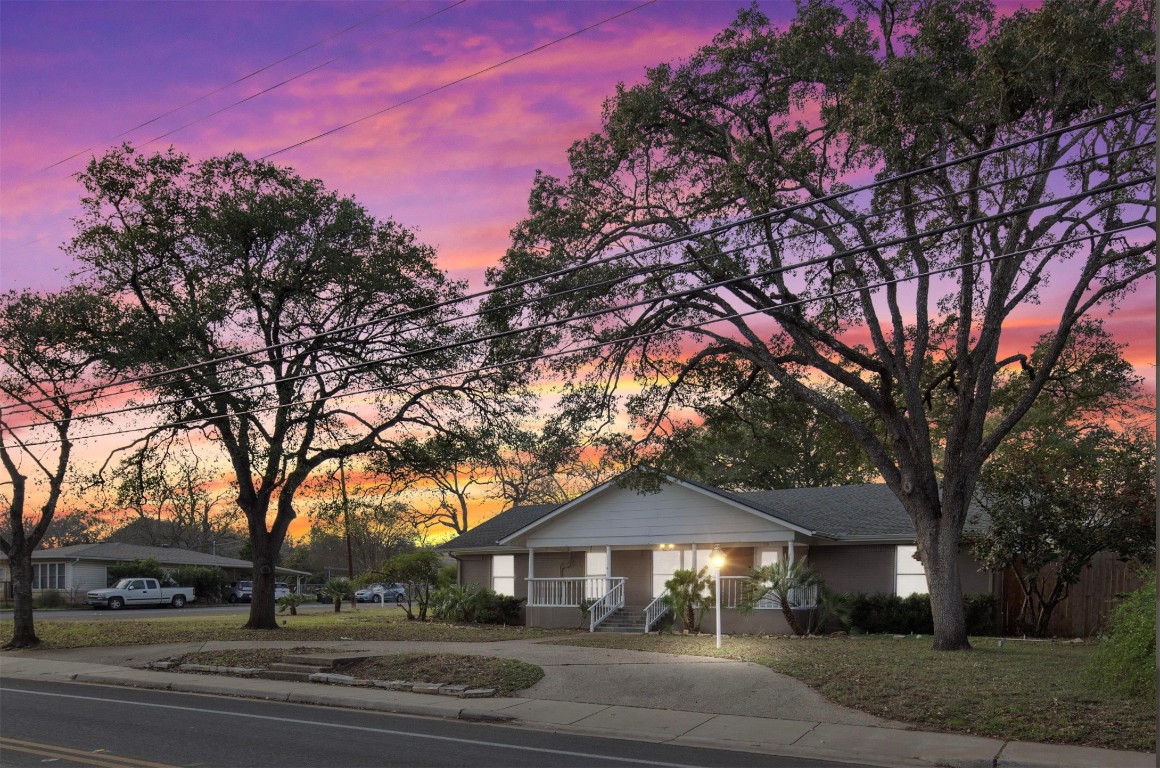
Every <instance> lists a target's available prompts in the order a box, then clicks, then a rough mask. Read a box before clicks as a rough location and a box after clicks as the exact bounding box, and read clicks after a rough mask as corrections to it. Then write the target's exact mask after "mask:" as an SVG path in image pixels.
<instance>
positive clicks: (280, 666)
mask: <svg viewBox="0 0 1160 768" xmlns="http://www.w3.org/2000/svg"><path fill="white" fill-rule="evenodd" d="M270 669H271V670H272V671H274V672H305V673H306V674H313V673H315V672H329V671H330V670H331V666H330V665H329V664H327V665H324V666H320V665H318V664H292V663H289V662H285V661H282V662H275V663H273V664H271V665H270Z"/></svg>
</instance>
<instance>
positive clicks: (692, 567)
mask: <svg viewBox="0 0 1160 768" xmlns="http://www.w3.org/2000/svg"><path fill="white" fill-rule="evenodd" d="M692 553H693V562H692V563H691V564H690V565H689V570H690V571H692V572H693V573H696V572H697V545H696V544H694V545H693V549H692Z"/></svg>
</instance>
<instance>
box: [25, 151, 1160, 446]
mask: <svg viewBox="0 0 1160 768" xmlns="http://www.w3.org/2000/svg"><path fill="white" fill-rule="evenodd" d="M1148 143H1154V142H1146V143H1145V144H1148ZM1097 159H1099V158H1085V159H1084V160H1083V161H1079V160H1077V161H1073V163H1079V162H1088V161H1094V160H1097ZM1069 165H1071V164H1069ZM1063 168H1064V166H1056V167H1055V168H1052V169H1050V170H1051V171H1055V170H1061V169H1063ZM1041 173H1044V171H1039V172H1030V173H1027V174H1023V176H1025V177H1030V176H1035V175H1039V174H1041ZM1015 178H1017V177H1011V178H1010V179H1007V180H1005V181H1010V180H1014V179H1015ZM1140 181H1141V180H1140V179H1135V180H1132V181H1130V182H1124V183H1123V184H1124V186H1133V185H1134V184H1137V183H1140ZM997 183H1003V182H992V183H990V184H988V185H980V186H977V187H973V188H969V189H965V190H958V191H955V192H951V193H947V194H945V195H942V196H940V198H941V199H945V198H947V197H957V196H959V195H963V194H968V193H970V192H973V191H977V190H978V189H982V188H986V187H988V186H993V185H994V184H997ZM1106 191H1114V190H1109V188H1106V187H1101V188H1099V189H1096V190H1091V191H1089V192H1085V193H1077V194H1076V195H1073V196H1072V198H1070V199H1069V198H1063V199H1053V200H1049V201H1045V202H1042V203H1040V204H1038V205H1037V206H1034V207H1031V206H1027V207H1024V208H1022V209H1015V210H1011V211H1006V212H1004V213H1002V214H995V215H993V216H991V217H987V218H983V219H973V220H970V221H966V222H960V223H958V224H953V225H947V226H946V227H943V228H942V229H936V230H927V231H924V232H921V233H918V234H915V235H908V236H906V237H905V238H901V239H896V240H888V241H884V242H882V243H878V244H874V245H872V246H859V247H858V248H855V249H849V250H846V251H840V252H838V253H835V254H831V255H827V256H819V257H815V258H813V259H807V260H805V261H801V262H797V263H795V264H789V265H782V266H779V267H775V268H772V269H769V270H763V271H761V272H756V273H752V274H747V275H745V276H742V277H734V278H729V279H728V280H723V281H718V282H717V283H712V284H708V285H703V286H699V287H696V288H691V289H687V290H684V291H678V292H675V293H668V294H664V295H661V296H652V297H649V298H647V299H642V300H639V301H636V302H632V303H629V304H624V305H618V306H617V307H613V308H609V309H602V310H597V311H593V312H589V313H586V314H582V315H575V316H572V317H569V318H567V319H560V320H554V321H550V322H545V323H540V324H538V325H532V326H527V327H524V328H521V329H519V332H520V333H524V332H530V331H539V330H547V329H550V328H554V327H558V326H562V325H566V324H568V323H571V322H575V321H577V320H588V319H594V318H596V317H599V316H602V315H605V314H610V313H612V312H617V311H623V310H625V309H632V308H634V307H638V306H643V305H645V304H648V303H652V302H655V301H658V300H668V299H673V298H680V297H682V296H688V295H691V294H695V293H701V292H704V291H706V290H712V289H715V288H718V287H726V286H728V285H732V284H734V283H736V282H741V281H744V280H749V279H753V278H757V277H772V276H774V275H779V274H784V273H786V272H791V271H793V270H796V269H803V268H806V267H811V266H819V265H821V264H826V263H828V262H831V261H834V260H835V259H842V258H847V257H849V256H856V255H859V254H861V253H866V252H868V251H870V250H875V249H878V248H889V247H893V246H895V245H898V244H901V243H902V242H907V241H911V240H913V239H915V238H922V237H929V236H936V235H941V234H946V233H947V232H949V231H953V230H958V229H964V228H968V227H971V226H973V225H975V224H980V223H988V222H989V221H994V220H998V219H1000V218H1008V217H1011V216H1017V215H1020V214H1022V213H1027V212H1030V210H1033V209H1035V208H1043V207H1049V206H1051V205H1058V204H1060V203H1064V202H1071V201H1072V199H1082V198H1083V197H1088V196H1090V195H1091V194H1094V193H1097V192H1106ZM930 202H932V200H923V201H918V202H916V203H910V204H908V205H906V206H900V207H899V208H896V209H895V211H897V210H902V209H905V208H906V207H909V206H913V205H926V204H929V203H930ZM891 212H892V211H890V210H886V211H879V212H875V213H874V214H873V215H875V216H881V215H888V214H889V213H891ZM865 218H867V216H862V217H858V218H856V219H854V220H851V221H843V222H835V223H834V224H830V225H827V226H825V227H821V228H816V229H811V230H807V231H803V232H797V233H792V234H791V235H787V236H783V237H779V238H776V239H775V240H774V241H773V242H783V241H784V240H787V239H789V238H790V237H805V236H812V235H817V234H820V233H822V232H824V231H827V230H829V229H833V228H835V227H838V226H847V225H850V224H853V223H855V222H857V221H859V220H864V219H865ZM770 244H771V243H762V244H761V246H763V247H766V246H768V245H770ZM754 247H757V246H755V245H748V244H747V245H742V246H738V247H736V248H732V249H727V250H724V251H716V252H714V253H712V254H709V255H707V256H704V257H699V258H696V259H689V260H686V261H680V262H676V263H675V264H664V265H659V266H655V265H646V266H643V267H640V268H638V269H636V270H632V271H630V272H629V273H628V274H622V275H617V276H615V277H612V278H609V279H607V280H603V281H599V282H596V283H585V284H584V285H581V286H577V287H573V288H569V289H566V290H563V291H556V292H552V293H548V294H545V295H542V296H535V297H532V298H529V299H524V300H521V301H517V302H510V303H508V304H504V305H500V306H496V307H490V308H488V309H486V310H477V311H475V312H471V313H469V314H466V315H462V316H459V317H455V318H452V319H451V320H440V321H436V322H435V323H432V324H429V325H425V326H414V327H412V328H408V329H402V331H401V332H407V331H418V330H435V329H437V328H439V327H441V326H444V325H448V324H450V323H453V322H458V321H462V320H467V319H470V318H473V317H484V316H486V315H489V314H493V313H497V312H502V311H505V310H508V309H515V308H519V307H521V306H527V305H530V304H535V303H539V302H544V301H549V300H554V299H558V298H563V297H564V296H568V295H571V294H574V293H578V292H582V291H591V290H595V289H599V288H604V287H612V286H615V285H619V284H623V283H624V282H625V281H626V280H627V279H629V278H631V277H639V276H641V275H646V274H647V275H650V276H655V275H656V274H657V273H660V272H665V271H670V270H673V269H677V268H679V267H682V266H690V265H693V264H697V263H703V262H705V261H708V260H710V259H714V258H719V257H722V256H729V255H733V254H736V253H740V252H742V251H747V250H751V249H752V248H754ZM511 334H512V332H510V331H505V332H497V333H494V334H489V335H485V336H480V337H474V338H472V339H468V340H461V341H458V342H450V343H448V344H444V345H441V346H437V347H427V348H423V349H420V350H413V351H410V352H407V353H402V354H399V355H394V356H389V357H386V358H376V359H372V360H363V361H360V362H358V363H351V364H349V365H344V366H339V367H336V368H331V369H328V370H326V371H314V372H310V373H302V374H297V375H294V376H285V377H280V378H274V379H271V380H269V381H262V382H257V383H253V384H247V385H244V386H240V387H230V388H228V389H221V390H215V391H211V392H206V393H202V394H199V395H198V397H214V396H217V395H225V394H237V393H240V392H246V391H251V390H255V389H261V388H263V387H269V386H275V385H277V384H282V383H292V382H295V381H301V380H303V379H309V378H315V377H316V376H319V375H334V374H338V373H346V372H351V371H357V370H359V369H363V368H369V367H372V366H378V365H383V364H386V363H393V362H399V361H402V360H407V359H411V358H413V357H417V356H420V355H425V354H432V353H435V352H445V351H451V350H453V349H457V348H460V347H463V346H467V345H470V344H477V343H480V342H485V341H496V340H499V339H502V338H504V337H506V336H509V335H511ZM135 391H139V390H135ZM115 394H117V395H125V394H128V393H126V392H125V391H123V390H121V391H118V392H116V393H115ZM105 396H106V397H109V396H112V395H111V394H110V395H105ZM186 399H187V398H177V399H172V400H159V401H154V402H151V403H146V404H137V405H131V406H126V407H124V408H119V409H116V410H111V411H102V412H98V413H93V414H82V415H79V416H75V417H73V418H72V419H71V421H73V422H77V421H87V420H90V419H96V418H107V417H109V416H114V415H120V414H124V413H132V412H135V411H142V410H151V409H153V408H157V407H159V406H166V405H176V404H178V403H181V402H185V401H186ZM26 412H28V411H14V412H12V413H15V414H20V413H26ZM63 421H65V420H64V419H54V420H46V421H43V422H38V424H37V425H36V426H43V425H46V424H58V423H62V422H63Z"/></svg>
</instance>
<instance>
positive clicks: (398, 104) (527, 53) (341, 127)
mask: <svg viewBox="0 0 1160 768" xmlns="http://www.w3.org/2000/svg"><path fill="white" fill-rule="evenodd" d="M655 2H657V0H647V1H646V2H644V3H641V4H640V5H638V6H635V7H633V8H629V9H628V10H627V11H622V12H620V13H618V14H616V15H614V16H609V17H608V18H606V19H602V20H601V21H598V22H596V23H595V24H589V25H588V26H586V27H581V28H580V29H577V30H576V31H574V32H569V33H568V34H566V35H563V36H562V37H557V38H556V39H554V40H550V41H549V42H547V43H544V44H543V45H538V46H536V47H535V48H530V49H528V50H526V51H524V52H523V53H520V54H517V55H515V56H512V57H511V58H508V59H504V60H503V61H501V62H498V63H496V64H492V65H491V66H490V67H484V68H483V69H480V70H477V71H475V72H472V73H471V74H470V75H464V76H463V77H460V78H456V79H455V80H451V81H449V82H446V83H444V84H443V85H440V86H437V87H435V88H432V89H430V90H428V91H424V92H423V93H420V94H418V95H416V96H412V97H411V98H409V99H404V100H403V101H398V102H395V103H394V104H392V105H390V106H389V107H385V108H383V109H380V110H378V111H377V112H372V113H370V114H369V115H364V116H362V117H360V118H358V119H357V120H351V121H350V122H349V123H343V124H342V125H339V126H336V127H334V128H331V129H330V130H328V131H323V132H322V133H319V134H316V135H314V136H311V137H310V138H308V139H303V140H302V141H299V142H296V143H294V144H291V145H290V146H288V147H282V149H277V150H274V151H273V152H269V153H267V154H265V155H262V157H260V158H259V159H260V160H269V159H270V158H271V157H274V156H275V155H280V154H282V153H283V152H289V151H290V150H292V149H297V148H298V147H301V146H304V145H306V144H310V143H312V142H315V141H318V140H319V139H322V138H325V137H327V136H330V135H332V134H335V133H338V132H339V131H343V130H346V129H347V128H350V127H351V126H352V125H358V124H359V123H362V122H365V121H367V120H370V119H371V118H372V117H378V116H379V115H383V114H386V113H387V112H390V111H392V110H395V109H398V108H399V107H402V106H405V105H407V104H410V103H412V102H415V101H418V100H419V99H422V98H425V97H427V96H430V95H431V94H433V93H438V92H439V91H443V90H446V89H448V88H450V87H451V86H453V85H458V84H459V83H463V82H466V81H468V80H471V79H473V78H476V77H479V76H480V75H482V74H486V73H487V72H492V71H494V70H496V69H499V68H500V67H504V66H507V65H508V64H511V63H512V62H513V61H518V60H519V59H522V58H524V57H526V56H531V55H533V54H536V53H539V52H540V51H542V50H544V49H545V48H551V47H552V46H553V45H556V44H557V43H562V42H564V41H565V40H569V39H571V38H573V37H576V36H577V35H582V34H584V33H585V32H588V31H589V30H593V29H596V28H597V27H599V26H603V25H604V24H607V23H609V22H610V21H615V20H616V19H619V18H621V17H623V16H627V15H628V14H630V13H635V12H637V11H639V10H640V9H642V8H646V7H648V6H650V5H652V4H653V3H655Z"/></svg>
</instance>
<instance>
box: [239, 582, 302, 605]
mask: <svg viewBox="0 0 1160 768" xmlns="http://www.w3.org/2000/svg"><path fill="white" fill-rule="evenodd" d="M288 594H290V587H289V585H287V584H286V582H284V581H279V582H276V583H275V584H274V599H275V600H277V599H278V598H279V597H285V596H286V595H288ZM227 599H228V600H229V601H230V602H231V603H249V602H252V601H253V599H254V582H252V581H235V582H234V583H233V584H231V585H230V596H229V597H228V598H227Z"/></svg>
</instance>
